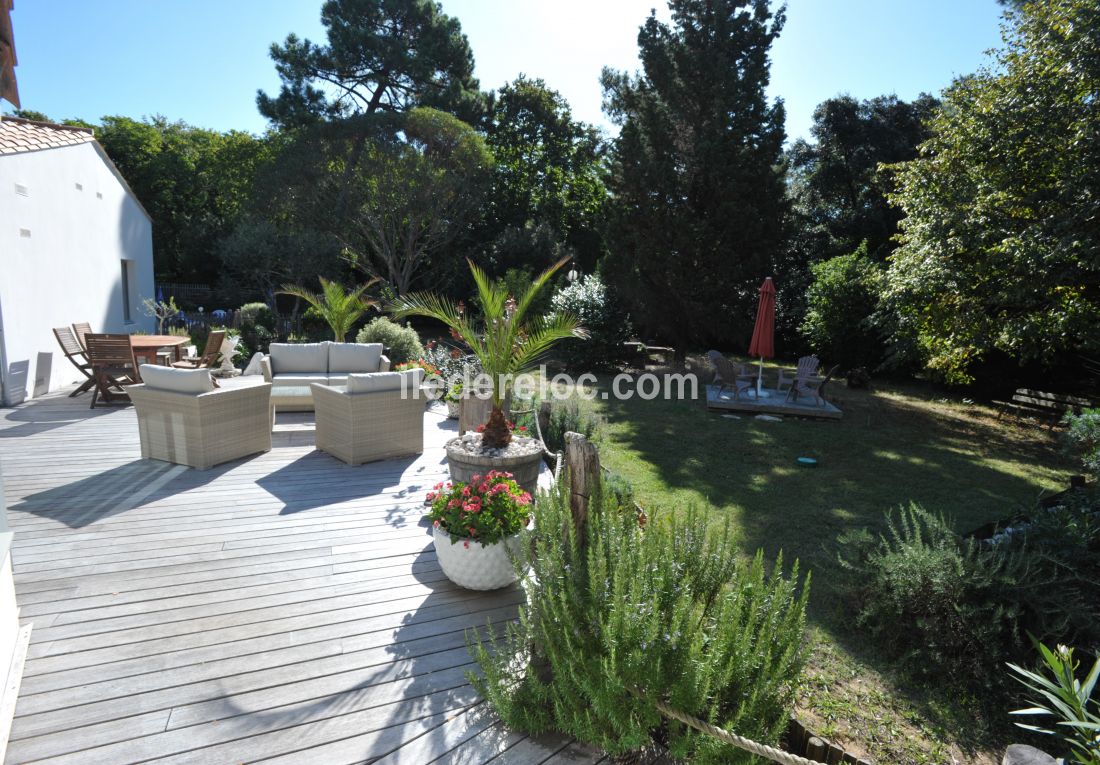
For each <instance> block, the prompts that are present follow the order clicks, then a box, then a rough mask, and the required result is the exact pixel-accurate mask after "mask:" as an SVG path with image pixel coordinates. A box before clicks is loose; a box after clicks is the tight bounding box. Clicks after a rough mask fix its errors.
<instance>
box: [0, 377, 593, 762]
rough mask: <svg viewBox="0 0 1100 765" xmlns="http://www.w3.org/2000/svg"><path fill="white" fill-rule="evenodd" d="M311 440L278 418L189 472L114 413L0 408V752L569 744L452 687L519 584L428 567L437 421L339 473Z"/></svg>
mask: <svg viewBox="0 0 1100 765" xmlns="http://www.w3.org/2000/svg"><path fill="white" fill-rule="evenodd" d="M311 430H312V427H311V416H310V415H292V416H287V415H280V417H279V425H278V426H277V427H276V432H275V434H274V435H275V438H274V442H275V446H276V448H274V449H273V450H272V451H271V452H269V453H267V454H263V455H257V456H255V457H252V458H249V459H245V460H238V461H236V462H233V463H229V464H227V465H222V466H219V467H216V468H213V469H211V470H208V471H195V470H190V469H186V468H181V467H178V466H172V465H167V464H165V463H159V462H152V461H143V460H141V459H140V452H139V447H138V442H137V428H136V423H135V419H134V415H133V412H132V410H130V409H129V408H121V409H114V410H96V411H94V412H89V410H88V409H87V397H83V398H78V399H69V398H67V397H65V396H64V395H54V396H50V397H46V398H43V399H38V400H35V401H32V402H29V403H27V404H24V405H22V406H20V407H17V408H14V409H7V410H0V460H2V462H3V469H4V475H5V488H6V492H7V499H8V504H9V514H8V515H9V522H10V524H11V526H12V528H13V530H14V531H15V545H14V547H13V562H14V573H15V580H16V590H17V595H18V598H19V601H20V603H21V605H22V607H23V612H22V618H23V620H24V622H33V623H34V625H35V628H34V631H33V632H32V642H31V646H30V648H29V650H28V659H27V664H26V671H25V675H24V680H23V685H22V689H21V692H20V697H19V703H18V705H17V708H16V718H15V721H14V723H13V728H12V739H11V743H10V745H9V748H8V755H7V759H6V761H7V762H9V763H31V762H50V763H70V762H71V763H81V765H85V764H90V765H95V763H111V765H118V764H120V763H128V762H146V761H155V762H166V763H192V762H193V763H210V762H259V761H264V762H272V763H310V762H319V763H326V765H339V763H344V762H346V763H359V762H371V761H374V760H378V759H380V758H387V759H386V760H385V761H386V762H396V763H404V762H410V763H413V762H415V763H419V762H421V761H423V762H428V761H431V760H437V761H439V762H448V761H455V762H463V763H482V762H488V761H490V760H491V761H493V762H500V763H504V762H510V763H516V764H517V765H527V764H528V763H531V764H533V763H542V762H544V761H546V760H548V759H550V758H554V757H559V756H562V755H564V754H565V753H567V752H570V751H574V749H570V746H572V745H569V742H568V741H566V740H556V739H555V740H550V741H546V742H543V741H538V742H536V741H533V740H531V739H527V738H526V737H524V736H523V735H521V734H517V733H512V732H508V731H505V730H503V728H502V727H501V726H500V723H499V722H497V721H496V720H494V719H493V718H492V717H491V715H489V714H488V713H487V711H486V709H485V707H484V705H483V704H481V703H480V702H479V699H478V698H477V696H476V694H475V692H474V691H473V689H472V688H471V687H470V685H469V683H468V682H467V679H466V673H467V672H469V671H470V670H472V669H473V664H472V663H471V661H470V657H469V654H468V652H467V651H466V648H465V639H466V634H467V631H468V630H470V629H482V628H484V627H485V626H486V625H487V624H489V623H493V622H500V621H504V620H507V619H510V618H514V615H515V609H516V605H517V604H518V602H519V601H520V600H521V598H522V594H521V593H520V592H519V591H518V590H517V589H514V588H513V589H506V590H503V591H499V592H495V593H474V592H469V591H466V590H461V589H459V588H457V587H455V586H454V585H452V584H451V583H450V582H448V581H447V580H446V578H445V577H444V576H443V574H442V572H441V571H440V569H439V566H438V563H437V561H436V558H435V554H434V551H433V550H432V547H431V537H430V536H429V535H428V533H427V529H426V528H425V527H424V526H423V525H422V523H421V518H422V515H423V504H422V502H423V495H424V493H425V492H426V491H427V490H428V489H429V488H430V487H431V486H432V485H433V484H434V483H436V482H437V481H438V480H441V479H442V478H443V476H444V474H445V471H446V465H445V461H444V459H443V450H442V445H443V443H444V442H445V440H446V439H447V438H449V437H450V435H451V432H452V427H451V426H449V424H448V423H447V422H446V421H445V420H443V418H442V417H440V416H439V415H437V414H434V413H431V412H429V413H428V414H427V415H426V417H425V446H426V449H425V453H424V454H423V455H422V456H420V457H418V458H409V459H404V460H389V461H385V462H379V463H374V464H371V465H365V466H362V467H358V468H351V467H349V466H347V465H344V464H343V463H340V462H338V461H336V460H335V459H332V458H331V457H329V456H327V455H324V454H321V453H320V452H317V451H315V450H314V449H313V447H312V432H311ZM474 710H480V711H478V712H477V714H476V715H475V712H474ZM575 751H577V752H581V753H583V751H584V750H581V749H575ZM425 757H426V758H428V759H423V758H425ZM596 759H597V758H596V757H593V756H588V757H587V759H586V758H584V757H581V759H579V760H578V761H587V762H593V761H595V760H596Z"/></svg>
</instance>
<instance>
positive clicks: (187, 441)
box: [127, 383, 272, 470]
mask: <svg viewBox="0 0 1100 765" xmlns="http://www.w3.org/2000/svg"><path fill="white" fill-rule="evenodd" d="M127 392H128V393H129V394H130V400H131V401H133V403H134V409H135V410H136V411H137V419H138V433H139V434H140V436H141V456H142V457H144V458H145V459H157V460H164V461H165V462H174V463H175V464H177V465H189V466H191V467H193V468H198V469H199V470H206V469H207V468H210V467H213V466H214V465H219V464H221V463H223V462H229V461H230V460H235V459H237V458H239V457H245V456H247V455H249V454H256V453H259V452H267V451H271V423H272V411H271V384H270V383H259V384H256V385H249V386H246V387H239V388H237V387H235V388H218V389H216V390H212V391H210V392H208V393H180V392H176V391H173V390H162V389H157V388H151V387H150V386H149V384H148V383H146V384H142V385H132V386H129V387H128V388H127Z"/></svg>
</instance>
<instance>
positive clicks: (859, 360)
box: [799, 242, 885, 372]
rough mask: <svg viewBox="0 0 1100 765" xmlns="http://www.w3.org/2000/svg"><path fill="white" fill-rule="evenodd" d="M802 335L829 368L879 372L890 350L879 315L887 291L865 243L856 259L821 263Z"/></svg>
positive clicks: (815, 269)
mask: <svg viewBox="0 0 1100 765" xmlns="http://www.w3.org/2000/svg"><path fill="white" fill-rule="evenodd" d="M810 270H811V271H812V272H813V283H812V284H811V285H810V288H809V289H808V290H807V292H806V316H805V318H804V319H803V320H802V326H801V327H800V328H799V332H800V333H801V334H802V336H803V337H805V338H806V341H807V342H808V343H809V344H810V347H811V348H813V350H814V351H815V352H816V353H817V354H818V355H819V356H820V357H821V358H822V359H823V360H825V361H826V362H828V363H829V364H840V367H841V369H842V370H843V371H845V372H846V371H847V370H850V369H854V368H856V367H868V368H871V369H873V368H875V367H876V366H878V365H879V364H881V363H882V360H883V356H884V352H885V346H884V343H883V341H882V336H881V333H880V332H879V330H878V328H877V327H876V326H875V325H874V319H873V314H874V312H875V309H876V307H877V306H878V302H879V295H880V294H881V292H882V284H883V273H884V272H883V268H882V266H881V265H879V264H878V263H876V262H875V261H873V260H871V258H869V257H868V256H867V243H866V242H864V243H863V244H861V245H860V246H859V249H857V250H856V251H855V252H854V253H852V254H851V255H841V256H839V257H836V258H830V259H829V260H825V261H822V262H820V263H815V264H813V265H812V266H811V267H810Z"/></svg>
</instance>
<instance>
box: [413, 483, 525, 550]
mask: <svg viewBox="0 0 1100 765" xmlns="http://www.w3.org/2000/svg"><path fill="white" fill-rule="evenodd" d="M428 501H429V502H431V503H432V509H431V511H430V512H429V513H428V519H429V520H430V521H431V522H432V526H433V527H435V528H437V529H442V530H443V531H445V532H447V533H448V534H450V535H451V541H452V542H457V541H458V540H460V539H464V540H469V541H476V542H481V543H482V544H483V545H491V544H495V543H496V542H500V541H501V540H503V539H504V538H505V537H510V536H512V535H514V534H518V533H519V532H520V531H522V530H523V529H525V528H527V525H528V524H529V523H530V522H531V501H532V498H531V495H530V494H529V493H528V492H526V491H524V489H523V488H522V487H521V486H520V485H519V484H518V483H516V482H515V480H514V479H513V478H512V474H511V473H505V472H502V471H499V470H491V471H489V472H488V473H486V474H485V475H484V476H481V475H474V476H473V480H472V481H470V482H469V483H462V482H461V481H460V482H458V483H451V482H450V481H448V482H447V483H437V484H436V485H435V487H434V489H433V490H432V491H430V492H428ZM467 546H468V545H467Z"/></svg>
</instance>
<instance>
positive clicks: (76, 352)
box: [53, 327, 95, 398]
mask: <svg viewBox="0 0 1100 765" xmlns="http://www.w3.org/2000/svg"><path fill="white" fill-rule="evenodd" d="M53 336H54V337H56V338H57V342H58V344H59V345H60V346H61V352H62V353H64V354H65V358H67V359H68V360H69V361H71V362H72V365H73V366H74V367H76V368H77V369H79V370H80V374H82V375H84V376H85V377H87V378H88V379H87V380H85V381H84V382H82V383H81V384H80V387H79V388H77V389H76V390H74V391H73V392H72V393H70V394H69V398H73V397H74V396H79V395H80V394H81V393H83V392H84V391H86V390H88V389H90V388H91V387H92V386H93V385H95V378H94V377H92V365H91V364H89V363H88V359H87V357H86V356H85V354H84V349H83V348H81V347H80V343H79V342H77V339H76V336H75V335H74V334H73V331H72V330H71V329H69V328H68V327H54V328H53Z"/></svg>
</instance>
